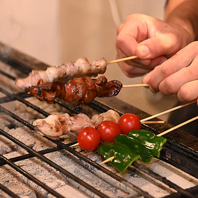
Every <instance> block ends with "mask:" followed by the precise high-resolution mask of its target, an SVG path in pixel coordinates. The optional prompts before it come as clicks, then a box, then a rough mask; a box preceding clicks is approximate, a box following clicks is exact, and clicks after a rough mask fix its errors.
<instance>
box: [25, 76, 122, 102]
mask: <svg viewBox="0 0 198 198" xmlns="http://www.w3.org/2000/svg"><path fill="white" fill-rule="evenodd" d="M121 88H122V83H121V82H119V81H118V80H112V81H109V82H108V81H107V79H106V77H105V76H100V77H98V78H97V79H91V78H89V77H82V78H75V79H72V80H70V81H68V82H67V83H66V84H63V83H62V82H60V81H57V82H53V83H52V84H43V85H38V86H32V87H29V88H28V89H27V93H28V94H33V95H34V96H35V97H37V98H38V99H39V100H42V101H46V102H48V103H53V102H54V99H55V98H59V99H63V100H65V101H66V102H73V101H79V102H80V103H89V102H91V101H92V100H94V98H95V97H111V96H116V95H117V94H118V93H119V92H120V90H121Z"/></svg>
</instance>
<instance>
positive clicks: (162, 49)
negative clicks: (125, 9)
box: [116, 0, 198, 77]
mask: <svg viewBox="0 0 198 198" xmlns="http://www.w3.org/2000/svg"><path fill="white" fill-rule="evenodd" d="M187 7H190V9H189V10H187V11H186V8H187ZM197 10H198V1H197V0H169V2H168V4H167V6H166V10H165V21H162V20H159V19H156V18H153V17H150V16H146V15H142V14H132V15H129V16H128V17H127V19H126V21H125V22H124V23H123V24H121V25H120V27H119V28H118V31H117V40H116V48H117V58H123V57H127V56H132V55H137V56H138V58H139V59H136V60H133V61H127V62H121V63H120V67H121V69H122V70H123V72H124V73H125V75H126V76H128V77H135V76H141V75H143V74H145V73H148V72H149V71H150V70H152V69H153V68H154V67H155V66H157V65H159V64H161V63H163V62H164V61H166V60H167V59H168V58H170V57H171V56H173V55H174V54H175V53H176V52H177V51H179V50H180V49H182V48H183V47H185V46H186V45H188V44H189V43H191V42H192V41H194V40H195V39H196V35H197V34H198V33H197V31H198V30H197V29H198V28H197V24H196V23H195V21H196V19H197V18H198V16H197V15H198V14H197ZM181 13H182V14H181ZM194 17H195V19H194ZM197 21H198V20H197Z"/></svg>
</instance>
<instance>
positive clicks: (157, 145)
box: [128, 129, 167, 158]
mask: <svg viewBox="0 0 198 198" xmlns="http://www.w3.org/2000/svg"><path fill="white" fill-rule="evenodd" d="M128 136H129V137H133V138H134V139H136V140H138V141H139V142H141V143H142V144H143V145H144V146H145V147H146V148H147V149H149V150H150V152H151V153H152V154H153V156H155V157H158V158H159V157H160V152H161V150H162V147H163V145H164V144H165V143H166V141H167V140H166V138H164V137H158V136H156V135H155V134H154V133H152V132H151V131H147V130H144V129H142V130H133V131H130V132H129V133H128Z"/></svg>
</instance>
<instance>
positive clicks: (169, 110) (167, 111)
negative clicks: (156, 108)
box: [140, 101, 195, 122]
mask: <svg viewBox="0 0 198 198" xmlns="http://www.w3.org/2000/svg"><path fill="white" fill-rule="evenodd" d="M194 102H195V101H192V102H189V103H186V104H182V105H179V106H176V107H173V108H171V109H168V110H166V111H163V112H161V113H158V114H155V115H152V116H150V117H147V118H144V119H142V120H140V121H141V122H144V121H146V120H151V119H152V118H156V117H158V116H161V115H164V114H166V113H170V112H171V111H174V110H177V109H180V108H182V107H185V106H187V105H190V104H192V103H194Z"/></svg>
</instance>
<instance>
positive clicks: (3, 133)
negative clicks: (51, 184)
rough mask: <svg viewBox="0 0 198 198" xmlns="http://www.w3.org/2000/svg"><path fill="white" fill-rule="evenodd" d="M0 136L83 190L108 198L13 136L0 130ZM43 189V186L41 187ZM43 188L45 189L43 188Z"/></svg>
mask: <svg viewBox="0 0 198 198" xmlns="http://www.w3.org/2000/svg"><path fill="white" fill-rule="evenodd" d="M0 134H2V135H4V136H5V137H6V138H8V139H10V140H12V141H13V142H14V143H16V144H18V145H20V146H21V147H22V148H24V149H25V150H27V151H28V152H29V153H32V154H33V155H34V156H36V157H37V158H39V159H41V160H42V161H44V162H46V163H47V164H49V165H50V166H52V167H53V168H55V169H56V170H58V171H60V172H61V173H63V174H64V175H66V176H67V177H69V178H71V179H73V180H74V181H76V182H77V183H79V184H80V185H82V186H84V187H85V188H87V189H89V190H91V191H92V192H94V193H95V194H96V195H98V196H100V197H106V198H107V197H108V196H106V195H105V194H103V193H102V192H100V191H98V190H97V189H95V188H93V187H92V186H90V185H89V184H87V183H85V182H83V181H82V180H80V179H79V178H78V177H76V176H75V175H73V174H71V173H70V172H68V171H66V170H65V169H63V168H62V167H60V166H59V165H57V164H56V163H54V162H53V161H51V160H49V159H48V158H46V157H44V156H43V155H41V154H39V153H38V152H36V151H35V150H33V149H31V148H30V147H28V146H27V145H25V144H24V143H23V142H21V141H19V140H17V139H16V138H14V137H13V136H11V135H9V134H8V133H6V132H5V131H3V130H2V129H0ZM42 187H44V186H42ZM44 188H45V187H44Z"/></svg>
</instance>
